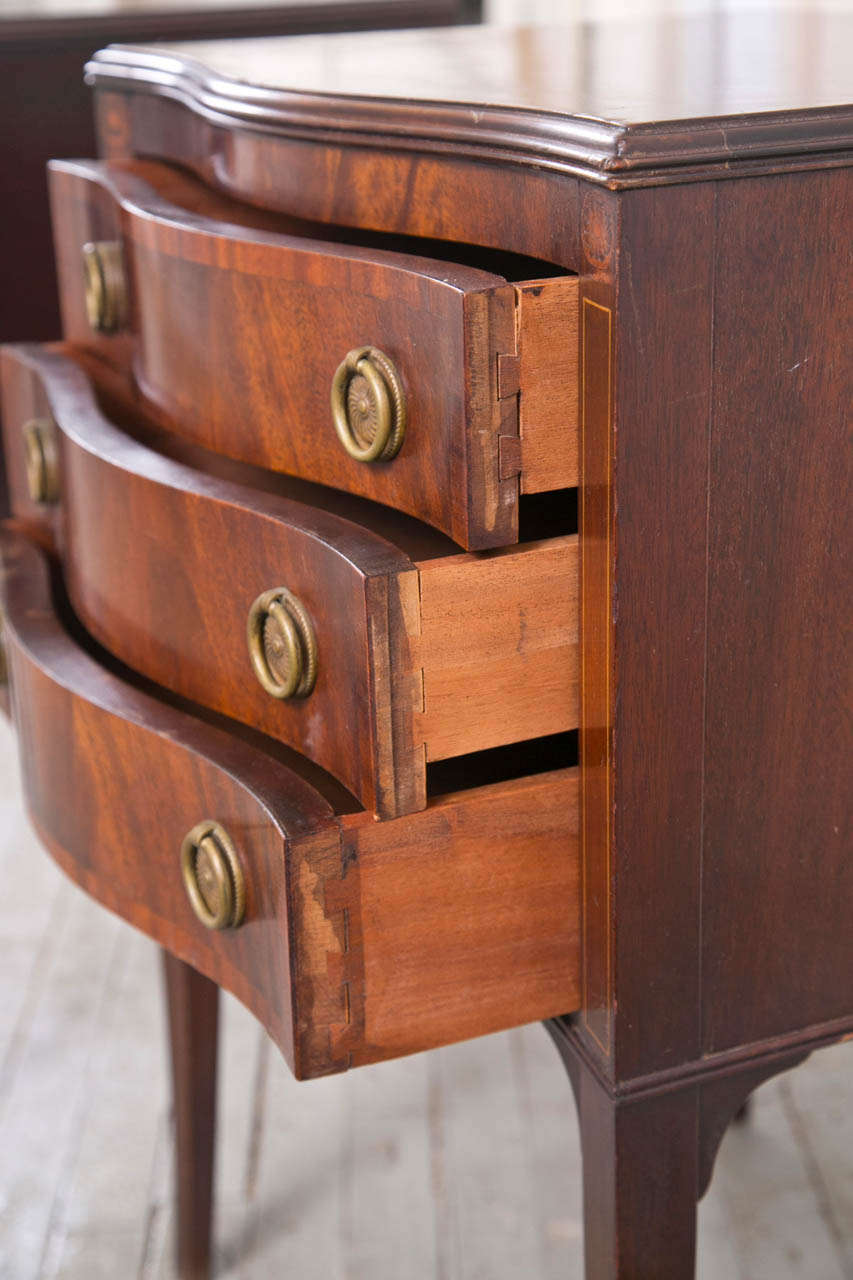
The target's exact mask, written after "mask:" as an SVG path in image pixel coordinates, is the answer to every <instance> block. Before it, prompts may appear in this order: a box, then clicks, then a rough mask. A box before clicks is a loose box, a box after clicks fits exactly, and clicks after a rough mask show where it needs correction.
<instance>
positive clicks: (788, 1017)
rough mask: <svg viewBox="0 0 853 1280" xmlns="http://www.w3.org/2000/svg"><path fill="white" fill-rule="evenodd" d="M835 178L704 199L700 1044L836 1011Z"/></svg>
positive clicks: (838, 189) (841, 837)
mask: <svg viewBox="0 0 853 1280" xmlns="http://www.w3.org/2000/svg"><path fill="white" fill-rule="evenodd" d="M851 176H853V175H851V171H850V170H849V169H847V170H842V171H838V172H832V173H819V174H818V173H814V174H796V175H790V176H786V177H778V178H764V179H756V180H750V181H743V182H732V183H724V184H722V185H721V189H720V194H719V234H718V265H717V290H716V309H715V330H716V337H715V371H714V416H713V426H712V435H711V448H710V469H711V471H710V501H709V527H710V534H709V555H710V566H709V582H708V674H707V726H706V744H705V745H706V783H705V812H704V848H705V856H704V868H705V874H704V884H703V940H704V963H703V989H704V1026H703V1036H704V1048H705V1050H706V1051H713V1050H718V1049H724V1048H727V1047H730V1046H733V1045H737V1044H740V1043H743V1042H746V1041H751V1040H755V1039H758V1038H762V1037H766V1036H774V1035H781V1034H784V1033H786V1032H788V1031H791V1030H794V1029H800V1028H804V1027H807V1026H809V1025H810V1024H812V1023H817V1022H823V1021H828V1020H830V1019H834V1018H838V1017H841V1016H843V1015H844V1014H846V1013H849V1012H850V1010H851V1008H853V995H851V993H853V935H851V932H850V913H851V908H853V856H851V848H853V845H851V838H850V828H849V800H848V796H849V773H850V760H851V746H850V718H849V716H850V660H849V614H850V603H849V599H850V595H849V582H850V559H849V557H850V546H851V542H853V538H851V529H850V509H851V504H850V474H849V460H850V452H849V443H848V444H845V434H846V433H847V432H849V409H850V403H851V390H853V388H851V379H850V349H851V332H850V303H849V296H850V290H849V279H850V275H849V235H850V220H849V209H850V204H851V196H853V181H851ZM845 465H846V468H847V469H846V471H845ZM845 633H846V634H845ZM845 708H846V711H845Z"/></svg>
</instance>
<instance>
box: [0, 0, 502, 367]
mask: <svg viewBox="0 0 853 1280" xmlns="http://www.w3.org/2000/svg"><path fill="white" fill-rule="evenodd" d="M476 12H477V5H476V3H474V4H471V3H467V2H466V0H463V3H461V4H460V3H459V0H319V3H318V2H316V0H311V2H310V3H309V2H308V0H274V2H273V3H270V2H269V0H233V2H232V3H223V2H222V0H36V2H35V3H33V4H24V3H22V0H10V2H9V3H4V4H3V6H2V8H0V115H2V118H3V120H4V121H5V122H6V125H5V127H4V129H3V130H2V133H0V171H2V172H3V173H4V174H5V175H6V176H7V182H8V188H7V190H6V198H5V199H4V201H3V209H2V221H0V226H1V227H2V234H3V245H4V248H3V251H2V257H0V263H2V266H0V274H2V278H3V288H2V289H0V342H21V341H34V340H36V339H39V340H44V339H55V338H58V337H59V336H60V316H59V307H58V300H57V293H56V274H55V271H54V266H53V255H52V252H51V235H50V215H49V210H48V202H47V183H46V180H45V169H46V166H47V163H48V161H49V160H53V159H56V158H58V157H62V156H89V155H93V154H94V151H95V132H94V121H93V114H92V99H91V94H90V93H89V91H88V89H87V88H86V85H85V83H84V78H83V69H84V67H85V64H86V60H87V59H88V58H90V57H91V56H92V54H93V53H94V51H95V50H96V49H98V48H99V47H100V46H102V45H105V44H108V43H109V42H110V41H114V40H124V41H130V42H139V41H146V40H163V39H165V38H171V39H173V40H181V39H198V38H200V37H202V36H217V37H222V36H232V37H233V36H249V35H273V34H275V35H281V34H284V33H286V32H305V31H320V30H325V31H340V30H347V29H354V28H359V27H367V28H371V27H386V28H387V27H395V26H401V25H402V26H405V25H410V26H427V25H430V24H433V23H445V22H454V21H458V20H460V18H461V19H464V20H466V21H475V20H476ZM13 191H14V195H13Z"/></svg>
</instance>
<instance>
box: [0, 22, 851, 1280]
mask: <svg viewBox="0 0 853 1280" xmlns="http://www.w3.org/2000/svg"><path fill="white" fill-rule="evenodd" d="M767 21H768V22H770V21H772V22H773V23H778V24H780V25H779V28H778V30H777V27H776V26H773V31H774V32H776V35H777V36H779V38H780V39H782V38H783V37H784V39H783V43H784V40H795V39H797V38H798V35H801V34H802V31H803V30H804V29H805V26H804V25H803V24H805V23H806V22H807V21H808V23H814V24H815V25H814V26H811V25H809V26H808V30H809V31H811V32H813V33H814V32H817V33H818V38H819V41H825V42H826V47H827V48H830V47H833V46H834V45H836V44H838V43H839V42H840V41H841V40H842V38H843V30H842V29H843V28H844V27H845V23H844V22H843V21H842V20H841V19H838V18H834V19H833V18H826V19H825V20H824V21H822V22H820V21H818V20H817V19H816V18H813V17H812V18H810V19H808V20H807V19H805V18H797V17H795V16H789V17H788V18H785V19H784V20H782V19H779V18H778V17H777V18H775V19H772V20H771V19H767ZM739 22H740V25H738V20H734V19H733V20H732V24H733V25H732V28H731V29H727V30H726V32H724V33H723V35H720V34H719V33H718V38H719V39H720V40H722V41H723V44H722V45H721V46H720V47H721V48H728V47H729V44H726V41H727V40H728V41H735V42H736V41H737V40H741V41H743V40H750V41H752V42H753V43H754V45H755V47H756V48H757V49H765V42H769V45H768V46H767V47H776V46H775V44H774V42H773V40H770V36H769V30H764V28H763V27H762V26H761V21H760V20H758V19H749V20H747V19H741V20H739ZM756 23H757V26H756ZM592 30H593V32H594V33H595V32H597V33H598V34H597V35H595V36H594V38H592V42H591V43H590V32H589V31H587V32H583V31H580V30H579V29H578V28H568V29H567V30H566V31H556V32H555V31H548V30H545V29H543V30H526V31H519V32H508V31H506V30H501V29H499V28H496V29H482V30H475V29H461V30H458V31H455V32H453V33H444V34H442V35H440V36H438V35H433V36H428V35H427V34H425V33H420V34H418V35H409V34H405V35H401V34H396V35H391V34H389V35H386V36H383V37H381V38H376V37H371V38H370V39H369V40H367V39H360V38H356V37H348V38H346V39H343V38H340V39H338V38H334V39H333V38H328V39H324V40H323V41H321V42H319V43H316V42H315V41H313V40H307V41H300V42H298V44H293V43H291V42H274V43H272V44H269V43H264V42H260V43H258V44H249V45H243V46H239V47H238V46H232V45H223V46H221V47H217V46H210V47H201V48H196V49H192V48H189V49H184V48H180V47H175V48H169V49H160V50H145V49H122V48H114V49H110V50H106V51H105V52H103V53H102V54H100V55H98V57H97V58H96V59H95V60H94V62H93V63H92V64H91V65H90V68H89V77H90V80H91V82H92V83H93V85H94V87H95V89H96V107H97V113H98V120H99V129H100V150H101V159H100V160H99V161H94V160H91V159H82V160H80V161H73V162H62V163H57V164H54V165H53V166H52V167H51V174H50V184H51V196H52V201H53V211H54V229H55V240H56V248H57V261H58V267H59V275H60V283H61V302H62V313H63V327H64V341H63V343H62V344H61V345H57V346H55V347H51V348H44V347H42V348H39V347H34V346H30V347H25V346H19V347H9V348H6V349H5V350H4V352H3V355H2V397H3V430H4V448H5V456H6V467H7V473H8V477H9V495H10V501H11V508H12V512H13V520H12V522H11V523H10V525H9V527H8V528H7V530H6V532H5V533H4V535H3V542H2V556H3V573H2V587H3V598H4V609H5V613H6V621H5V634H6V641H5V646H6V650H7V658H6V662H7V666H8V670H9V676H10V698H11V703H12V711H13V715H14V717H15V720H16V723H17V725H18V728H19V733H20V739H21V751H22V758H23V761H24V773H25V777H26V784H27V790H28V801H29V805H30V809H31V811H32V814H33V818H34V821H35V822H36V823H37V825H38V828H39V830H40V832H41V833H42V835H43V837H44V839H45V842H46V843H47V844H48V846H49V848H50V849H51V851H52V852H53V853H54V855H55V856H56V857H57V859H58V860H59V861H60V863H61V864H62V865H63V866H64V867H65V868H66V870H68V871H69V872H70V874H72V875H73V876H75V877H76V878H77V879H78V880H79V881H80V882H81V883H82V884H83V885H84V887H85V888H86V889H87V890H88V891H89V892H91V893H92V894H94V895H95V896H97V897H99V898H100V899H101V900H102V901H103V902H105V903H106V904H107V905H109V906H111V907H112V908H113V909H115V910H117V911H118V912H120V913H121V914H122V915H124V916H126V917H127V918H128V919H129V920H131V921H133V922H134V923H135V924H137V925H139V926H140V927H142V928H143V929H145V930H146V931H147V932H148V933H150V934H151V935H152V936H153V937H155V938H156V939H157V940H158V942H160V943H161V944H162V946H163V947H164V949H165V950H166V951H167V953H168V954H169V955H170V956H171V957H172V959H171V960H170V961H169V968H168V972H169V974H170V975H171V978H170V991H171V1002H172V1014H173V1038H174V1041H175V1071H176V1097H177V1101H178V1112H179V1116H178V1119H179V1134H181V1135H183V1136H182V1137H181V1138H180V1142H179V1160H180V1161H181V1162H182V1165H181V1167H182V1169H183V1177H182V1181H181V1195H182V1196H183V1197H184V1199H183V1201H182V1233H181V1250H182V1259H183V1268H184V1271H185V1272H186V1274H187V1275H189V1274H197V1273H199V1272H200V1271H203V1270H204V1267H205V1265H206V1257H207V1254H206V1249H207V1240H208V1223H207V1211H208V1209H209V1204H208V1200H207V1199H206V1197H207V1196H208V1194H209V1179H210V1164H209V1159H208V1158H207V1155H205V1154H204V1152H207V1153H208V1155H209V1150H208V1148H209V1141H208V1140H207V1139H205V1138H204V1136H203V1135H204V1134H205V1133H209V1125H210V1106H211V1100H210V1092H211V1090H210V1088H205V1087H202V1085H201V1084H200V1082H202V1081H204V1080H209V1071H210V1057H209V1056H210V1054H211V1053H212V1046H211V1043H210V1038H209V1036H208V1037H207V1038H205V1037H204V1036H201V1037H200V1038H199V1040H198V1041H197V1042H192V1043H190V1042H189V1040H188V1037H187V1036H186V1035H185V1034H184V1032H183V1031H182V1030H181V1028H182V1026H183V1025H184V1020H186V1019H189V1020H190V1021H191V1022H192V1024H193V1025H196V1024H198V1025H203V1024H204V1023H205V1018H204V1017H203V1016H201V1015H198V1009H199V1008H201V1007H202V1006H204V1007H205V1008H207V1007H208V1005H207V1004H206V1003H205V1002H209V1001H210V1000H211V998H212V997H211V994H210V993H211V990H212V988H211V987H210V986H205V985H203V984H202V985H201V986H199V985H198V984H199V983H202V979H200V978H199V979H197V978H191V977H189V976H188V975H189V970H188V969H183V968H181V967H180V965H179V964H178V962H180V963H181V964H185V965H188V966H192V968H193V969H194V970H197V971H198V972H199V973H202V974H204V975H206V976H207V979H208V980H212V982H213V983H216V984H220V985H222V986H226V987H228V988H229V989H231V990H232V991H234V992H235V993H236V994H237V995H238V996H239V997H240V998H241V999H242V1000H244V1001H245V1003H246V1004H248V1005H249V1007H250V1008H251V1009H252V1010H253V1011H254V1012H255V1013H256V1014H257V1016H258V1017H259V1018H260V1019H261V1021H262V1022H263V1023H264V1025H265V1026H266V1027H267V1028H268V1029H269V1031H270V1032H271V1034H272V1035H273V1036H274V1038H275V1039H276V1041H277V1043H278V1044H279V1045H280V1046H281V1048H282V1051H283V1052H284V1054H285V1057H286V1058H287V1059H288V1061H289V1063H290V1065H291V1066H292V1068H293V1070H294V1071H295V1072H296V1073H297V1074H298V1075H299V1076H312V1075H317V1074H321V1073H324V1072H328V1071H334V1070H343V1069H346V1068H348V1067H351V1066H357V1065H361V1064H364V1063H368V1062H371V1061H375V1060H377V1059H380V1058H384V1057H389V1056H393V1055H396V1054H401V1053H408V1052H412V1051H415V1050H419V1049H425V1048H429V1047H432V1046H435V1045H439V1044H443V1043H447V1042H449V1041H451V1040H453V1039H458V1038H462V1037H466V1036H473V1035H479V1034H483V1033H485V1032H487V1031H492V1030H496V1029H499V1028H503V1027H509V1026H512V1025H516V1024H518V1023H519V1022H523V1021H528V1020H532V1019H537V1018H541V1019H547V1020H549V1023H548V1025H549V1028H550V1030H551V1033H552V1035H553V1036H554V1038H555V1040H556V1042H557V1046H558V1048H559V1050H560V1052H561V1054H562V1055H563V1057H564V1060H565V1062H566V1065H567V1067H568V1070H569V1073H570V1075H571V1077H572V1081H573V1084H574V1087H575V1091H576V1096H577V1100H578V1110H579V1117H580V1124H581V1131H582V1136H583V1141H584V1146H585V1195H586V1217H587V1224H586V1230H587V1236H586V1249H587V1271H588V1275H589V1277H590V1280H615V1278H616V1277H621V1278H622V1280H636V1278H642V1277H646V1276H649V1277H651V1276H653V1277H655V1280H667V1278H669V1277H671V1278H672V1280H685V1277H687V1276H689V1275H691V1274H692V1270H693V1252H694V1236H695V1205H696V1201H697V1198H698V1197H699V1196H700V1195H701V1193H702V1191H703V1189H704V1187H705V1186H706V1185H707V1181H708V1179H709V1177H710V1174H711V1168H712V1164H713V1158H714V1154H715V1152H716V1148H717V1145H718V1143H719V1140H720V1137H721V1135H722V1133H723V1131H724V1129H725V1126H726V1123H727V1122H728V1120H729V1119H730V1117H731V1115H732V1114H733V1113H734V1112H735V1111H736V1110H737V1108H738V1107H739V1106H740V1105H741V1103H742V1102H743V1100H744V1098H745V1097H746V1095H747V1094H748V1093H749V1091H750V1090H751V1089H752V1088H753V1087H754V1086H755V1085H756V1083H758V1082H759V1081H760V1080H762V1079H764V1078H766V1077H767V1076H768V1075H770V1074H772V1073H773V1072H774V1071H777V1070H781V1069H782V1068H783V1067H785V1066H789V1065H791V1064H792V1063H794V1062H795V1061H798V1060H799V1059H800V1058H801V1057H802V1056H804V1054H806V1053H807V1052H809V1051H810V1050H811V1049H813V1048H816V1047H818V1046H819V1045H821V1044H824V1043H828V1042H829V1041H832V1040H836V1039H839V1038H841V1037H843V1036H845V1035H847V1034H850V1033H851V1032H853V1012H851V999H850V993H851V991H853V945H851V942H850V938H849V929H848V927H847V920H848V917H849V911H850V908H851V906H853V859H851V857H850V842H849V829H848V827H847V826H846V825H845V816H844V815H845V795H846V788H845V771H844V768H843V765H842V762H843V761H844V759H845V749H846V748H847V747H849V740H848V739H847V738H846V736H845V731H844V725H845V723H846V722H845V720H844V717H843V714H842V703H843V696H842V694H841V692H840V690H839V681H838V673H839V672H840V671H841V670H844V669H846V667H845V666H844V662H845V659H844V650H843V646H842V636H843V626H842V622H843V618H844V606H843V603H842V602H843V600H844V596H845V592H844V587H845V585H846V584H845V581H844V578H843V570H842V558H841V556H840V554H839V552H840V548H841V547H842V546H843V545H844V532H843V530H844V528H845V521H846V520H847V519H848V516H847V508H846V505H845V504H843V503H842V502H841V501H840V500H839V497H838V495H839V494H840V488H839V485H838V476H839V474H840V469H841V465H842V453H841V444H840V442H841V438H842V421H843V417H844V414H845V412H846V409H847V404H848V402H849V394H848V393H849V379H846V378H845V373H844V372H843V371H844V370H845V369H846V365H845V359H844V358H845V353H846V348H845V340H844V337H843V334H844V332H845V325H846V324H847V322H848V321H849V303H848V299H847V294H846V291H845V288H844V286H843V281H842V273H841V272H840V271H839V270H838V267H839V264H840V263H841V261H842V259H843V257H844V254H845V253H846V249H847V245H846V238H845V234H844V213H845V209H846V207H847V206H846V205H845V199H849V193H850V184H849V176H850V169H849V150H847V147H848V145H849V138H848V132H847V131H848V128H849V123H850V109H849V108H847V107H844V106H842V105H839V103H840V102H842V98H841V97H840V94H839V91H838V88H837V86H836V84H835V82H834V80H833V77H832V75H831V73H830V71H829V70H827V69H826V68H824V69H823V70H820V69H819V68H817V69H815V67H813V66H812V64H811V63H809V64H807V65H806V66H805V68H804V69H801V71H802V74H801V76H800V80H799V82H798V84H797V89H796V93H797V95H799V96H797V97H796V98H795V99H794V98H791V97H790V96H789V95H790V93H791V90H790V87H789V86H788V85H787V84H786V83H785V82H784V78H783V77H782V75H781V72H779V73H778V75H776V74H775V73H774V75H771V74H770V72H769V71H768V75H767V79H766V82H764V81H762V80H761V78H760V76H759V77H758V78H757V80H756V82H755V83H754V84H753V85H752V86H751V87H749V88H744V87H742V86H736V87H735V88H732V87H731V86H730V85H729V86H727V85H726V84H720V85H711V86H710V87H706V88H704V89H703V88H701V87H700V88H699V89H697V90H696V95H698V96H696V95H694V97H691V98H690V100H689V101H687V100H686V99H685V98H684V97H683V96H679V93H678V91H677V89H676V88H674V87H673V85H672V84H671V83H670V81H669V79H667V78H666V77H664V80H665V83H662V85H661V86H659V87H658V89H657V90H656V91H655V93H654V94H652V95H651V99H650V96H649V93H648V86H647V85H646V86H645V87H644V85H643V83H642V77H641V76H640V75H639V72H638V69H637V66H636V60H635V59H634V58H633V49H634V46H635V41H636V37H637V32H636V29H635V28H633V27H632V25H631V24H630V23H628V24H618V23H614V24H610V25H607V24H604V25H603V26H601V27H597V28H593V29H592ZM779 32H781V35H779ZM711 35H713V32H709V29H708V28H707V27H706V26H704V25H703V23H702V21H701V20H700V19H692V20H690V21H685V22H683V23H678V22H675V21H674V20H667V19H663V20H661V26H660V36H661V39H662V40H663V39H664V38H666V39H667V40H670V41H672V40H673V39H675V40H681V41H686V42H687V44H689V45H690V47H691V48H693V47H699V45H696V44H695V42H696V41H697V40H698V41H699V44H700V45H701V44H702V42H703V41H707V40H710V37H711ZM710 43H711V46H712V48H713V47H714V42H713V40H710ZM581 49H586V50H587V51H588V54H587V56H588V57H589V58H591V60H592V61H591V65H588V64H587V63H585V62H584V60H583V57H582V56H581V53H580V52H579V50H581ZM590 49H591V50H592V51H593V52H592V53H589V50H590ZM566 50H569V51H570V52H569V53H566ZM765 51H766V50H765ZM575 58H577V62H576V61H575ZM510 65H511V66H514V67H515V68H516V70H515V71H514V72H512V73H510V72H509V71H507V72H506V74H505V77H504V78H501V79H500V81H499V83H497V84H496V83H495V82H494V80H493V78H492V77H491V73H490V68H493V67H496V66H504V67H508V66H510ZM709 65H711V63H709ZM714 65H715V64H714ZM536 67H539V71H538V72H537V71H536V70H535V68H536ZM460 68H463V69H464V70H462V71H460ZM810 76H811V77H812V82H809V77H810ZM632 77H633V79H632ZM700 81H701V77H700ZM436 83H440V84H441V91H440V93H439V94H437V93H436V90H435V84H436ZM590 85H593V86H595V88H594V89H590V87H589V86H590ZM804 85H806V88H804V87H803V86H804ZM733 93H735V94H736V97H737V101H736V105H734V106H733V105H732V104H733V99H732V97H731V94H733ZM803 94H805V97H803V96H802V95H803ZM703 95H704V96H703ZM738 95H739V96H738ZM466 103H468V104H470V105H465V104H466ZM626 104H628V105H627V106H626ZM804 226H807V227H808V234H806V233H805V232H804ZM175 958H177V961H176V959H175ZM193 1010H195V1011H196V1012H195V1013H194V1012H193ZM197 1015H198V1016H197ZM199 1135H202V1136H201V1137H200V1136H199ZM205 1143H207V1145H205ZM193 1152H195V1153H196V1157H197V1158H196V1159H195V1168H194V1166H193ZM199 1152H201V1156H199Z"/></svg>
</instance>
